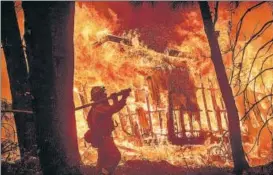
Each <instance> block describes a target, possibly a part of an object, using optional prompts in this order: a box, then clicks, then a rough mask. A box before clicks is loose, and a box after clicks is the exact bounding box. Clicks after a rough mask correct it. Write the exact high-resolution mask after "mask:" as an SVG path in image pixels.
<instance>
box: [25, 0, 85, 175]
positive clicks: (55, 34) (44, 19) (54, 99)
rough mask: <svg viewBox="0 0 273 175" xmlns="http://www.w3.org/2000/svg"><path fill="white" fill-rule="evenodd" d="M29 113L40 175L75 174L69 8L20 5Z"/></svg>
mask: <svg viewBox="0 0 273 175" xmlns="http://www.w3.org/2000/svg"><path fill="white" fill-rule="evenodd" d="M22 6H23V9H24V15H25V21H26V22H25V27H26V32H27V33H26V36H27V37H25V39H26V45H27V53H28V54H29V55H30V56H31V61H30V65H29V68H30V76H29V81H30V84H31V91H32V94H33V98H34V99H33V111H34V113H35V114H36V117H37V120H36V121H37V122H36V130H37V143H38V149H39V158H40V163H41V167H42V170H43V173H44V174H78V173H79V172H78V170H77V168H76V171H77V172H75V169H74V167H77V166H79V163H80V155H79V151H78V144H77V132H76V120H75V111H74V102H73V76H74V45H73V32H74V13H75V4H74V2H43V3H41V2H23V4H22Z"/></svg>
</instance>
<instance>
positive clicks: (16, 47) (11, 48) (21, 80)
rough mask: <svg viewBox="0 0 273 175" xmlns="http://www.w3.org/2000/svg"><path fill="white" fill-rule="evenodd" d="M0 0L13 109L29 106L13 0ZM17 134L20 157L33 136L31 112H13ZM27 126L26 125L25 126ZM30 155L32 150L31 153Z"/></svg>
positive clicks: (31, 142)
mask: <svg viewBox="0 0 273 175" xmlns="http://www.w3.org/2000/svg"><path fill="white" fill-rule="evenodd" d="M1 3H2V10H3V11H2V17H3V18H2V19H3V20H2V28H1V35H2V37H1V42H2V46H3V50H4V54H5V59H6V63H7V68H8V75H9V80H10V89H11V94H12V107H13V108H14V109H24V110H31V108H32V106H31V97H30V91H29V90H30V87H29V83H28V72H27V63H26V58H25V55H24V50H23V47H22V42H21V37H20V32H19V27H18V23H17V18H16V13H15V10H14V3H13V2H1ZM14 119H15V124H16V131H17V137H18V142H19V148H20V154H21V157H24V155H25V153H26V152H31V151H32V150H33V145H34V142H33V140H35V139H34V138H35V134H34V132H32V131H30V130H29V129H34V126H33V122H34V121H33V116H32V115H30V114H25V113H14ZM29 126H30V128H29ZM32 155H33V154H32Z"/></svg>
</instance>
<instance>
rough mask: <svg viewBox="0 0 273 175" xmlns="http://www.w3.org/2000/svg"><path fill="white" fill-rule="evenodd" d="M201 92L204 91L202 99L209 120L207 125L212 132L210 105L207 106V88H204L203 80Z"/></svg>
mask: <svg viewBox="0 0 273 175" xmlns="http://www.w3.org/2000/svg"><path fill="white" fill-rule="evenodd" d="M200 80H201V75H200ZM201 91H202V97H203V103H204V108H205V114H206V118H207V123H208V127H209V130H210V131H211V130H212V128H211V123H210V117H209V111H208V104H207V100H206V95H205V88H204V84H203V82H202V80H201Z"/></svg>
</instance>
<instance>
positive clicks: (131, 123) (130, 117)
mask: <svg viewBox="0 0 273 175" xmlns="http://www.w3.org/2000/svg"><path fill="white" fill-rule="evenodd" d="M126 109H127V112H128V116H129V121H130V126H131V130H132V134H133V135H135V133H134V131H135V130H134V122H133V119H132V114H131V111H130V109H129V107H128V106H126Z"/></svg>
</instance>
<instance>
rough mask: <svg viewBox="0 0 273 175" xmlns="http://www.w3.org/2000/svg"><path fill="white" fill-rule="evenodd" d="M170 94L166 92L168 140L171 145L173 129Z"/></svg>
mask: <svg viewBox="0 0 273 175" xmlns="http://www.w3.org/2000/svg"><path fill="white" fill-rule="evenodd" d="M171 96H172V93H171V92H170V91H169V92H168V101H169V111H168V114H167V118H168V121H167V128H168V140H169V141H170V142H171V143H172V142H173V140H174V128H173V101H172V97H171Z"/></svg>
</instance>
